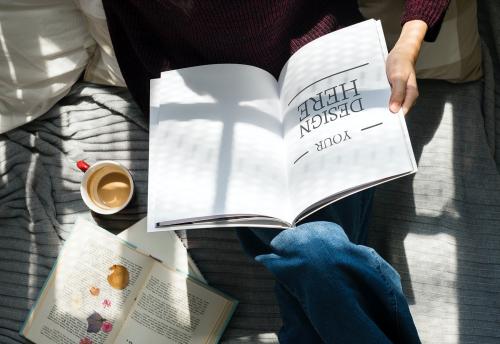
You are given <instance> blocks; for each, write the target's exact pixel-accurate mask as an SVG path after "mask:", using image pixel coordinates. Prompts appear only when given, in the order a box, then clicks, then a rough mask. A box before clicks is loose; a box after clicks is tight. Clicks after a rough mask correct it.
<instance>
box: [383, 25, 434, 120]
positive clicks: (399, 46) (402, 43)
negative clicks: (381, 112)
mask: <svg viewBox="0 0 500 344" xmlns="http://www.w3.org/2000/svg"><path fill="white" fill-rule="evenodd" d="M426 31H427V24H426V23H425V22H423V21H421V20H411V21H408V22H407V23H405V24H404V25H403V29H402V31H401V35H400V36H399V39H398V41H397V43H396V44H395V45H394V48H393V49H392V50H391V52H390V53H389V56H388V57H387V61H386V73H387V78H388V79H389V83H390V85H391V98H390V100H389V109H390V110H391V111H392V112H394V113H397V112H399V110H400V109H401V108H402V109H403V114H404V115H406V114H407V113H408V111H409V110H410V108H411V107H412V106H413V104H414V103H415V101H416V100H417V97H418V86H417V77H416V73H415V62H416V61H417V57H418V53H419V51H420V46H421V45H422V41H423V39H424V36H425V33H426Z"/></svg>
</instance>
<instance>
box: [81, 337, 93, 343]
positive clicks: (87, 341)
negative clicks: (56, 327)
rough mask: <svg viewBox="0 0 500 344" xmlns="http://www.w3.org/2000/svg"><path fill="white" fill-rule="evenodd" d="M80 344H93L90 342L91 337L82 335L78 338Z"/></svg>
mask: <svg viewBox="0 0 500 344" xmlns="http://www.w3.org/2000/svg"><path fill="white" fill-rule="evenodd" d="M79 343H80V344H93V342H92V339H90V338H89V337H83V338H82V339H80V342H79Z"/></svg>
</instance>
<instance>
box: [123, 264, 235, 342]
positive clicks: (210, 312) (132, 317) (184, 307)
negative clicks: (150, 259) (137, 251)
mask: <svg viewBox="0 0 500 344" xmlns="http://www.w3.org/2000/svg"><path fill="white" fill-rule="evenodd" d="M235 307H236V301H235V300H232V299H230V298H227V297H224V296H223V295H221V294H220V293H217V292H215V291H213V290H211V289H209V288H208V287H207V286H206V285H203V284H201V283H199V282H197V281H195V280H193V279H191V278H187V276H186V275H184V274H182V273H180V272H177V271H174V270H171V269H169V268H167V267H166V266H164V265H162V264H160V263H155V264H154V266H153V268H152V269H151V273H150V275H149V276H148V279H147V280H146V282H145V285H144V288H143V289H142V290H141V292H140V294H139V295H138V297H137V301H136V302H135V303H134V305H133V306H132V309H131V311H130V313H129V317H128V318H127V320H126V322H125V324H124V326H123V328H122V330H121V332H120V333H119V335H118V338H117V339H116V341H115V343H118V344H140V343H151V344H152V343H177V344H188V343H189V344H198V343H207V344H208V343H217V342H218V340H219V338H220V335H221V334H222V331H223V330H224V328H225V325H226V323H227V321H228V320H229V318H230V316H231V315H232V313H233V311H234V308H235Z"/></svg>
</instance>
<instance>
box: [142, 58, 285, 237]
mask: <svg viewBox="0 0 500 344" xmlns="http://www.w3.org/2000/svg"><path fill="white" fill-rule="evenodd" d="M149 154H150V155H149V164H150V165H149V181H148V193H149V195H148V231H157V230H166V229H168V227H161V228H158V226H157V225H156V224H157V223H160V222H162V223H167V224H170V225H175V224H176V223H189V222H190V221H191V220H193V219H195V220H196V219H198V220H200V221H202V220H203V221H211V220H212V221H213V220H216V219H219V218H223V217H224V216H229V217H233V218H234V217H235V216H238V217H245V216H252V217H255V216H267V217H273V218H283V217H289V215H288V214H289V203H288V190H287V180H286V173H285V171H286V169H285V153H284V145H283V137H282V125H281V112H280V105H279V98H278V91H277V83H276V80H275V79H274V78H273V77H272V76H271V75H270V74H269V73H267V72H265V71H264V70H262V69H259V68H256V67H252V66H245V65H232V64H221V65H208V66H199V67H192V68H185V69H180V70H174V71H169V72H164V73H162V78H161V79H154V80H151V118H150V151H149Z"/></svg>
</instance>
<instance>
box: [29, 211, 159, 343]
mask: <svg viewBox="0 0 500 344" xmlns="http://www.w3.org/2000/svg"><path fill="white" fill-rule="evenodd" d="M153 264H154V260H153V259H152V258H150V257H148V256H146V255H144V254H141V253H138V252H136V251H135V250H134V249H133V248H132V247H129V246H127V245H126V244H125V243H124V242H123V241H122V240H119V239H117V238H116V237H115V236H114V235H112V234H111V233H108V232H107V231H105V230H103V229H101V228H99V227H96V226H95V225H94V224H92V223H89V222H87V221H85V220H82V219H78V220H77V222H76V223H75V227H74V229H73V232H72V234H71V235H70V237H69V238H68V239H67V240H66V243H65V245H64V247H63V248H62V251H61V253H60V254H59V257H58V259H57V262H56V264H55V265H54V268H53V271H52V273H51V275H50V276H49V278H48V280H47V282H46V285H45V286H44V288H43V290H42V292H41V294H40V296H39V299H38V301H37V303H36V305H35V307H34V308H33V310H32V311H31V313H30V315H29V316H28V319H27V320H26V323H25V326H24V328H23V330H22V332H21V333H22V334H23V335H24V336H25V337H26V338H28V339H29V340H31V341H33V342H35V343H50V344H53V343H54V344H55V343H57V344H67V343H77V344H80V343H84V344H87V343H90V342H92V344H103V343H106V344H107V343H114V340H115V337H116V335H117V333H118V332H119V330H120V328H121V327H122V324H123V321H124V320H125V318H126V316H127V313H128V311H129V309H130V307H131V305H132V303H133V302H134V299H135V297H136V296H137V294H138V292H139V290H140V288H141V287H142V285H143V284H144V281H145V280H146V277H147V276H148V274H149V271H150V270H151V268H152V266H153ZM111 269H113V270H111ZM125 275H127V276H125ZM108 276H112V277H110V278H112V279H110V280H108Z"/></svg>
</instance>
